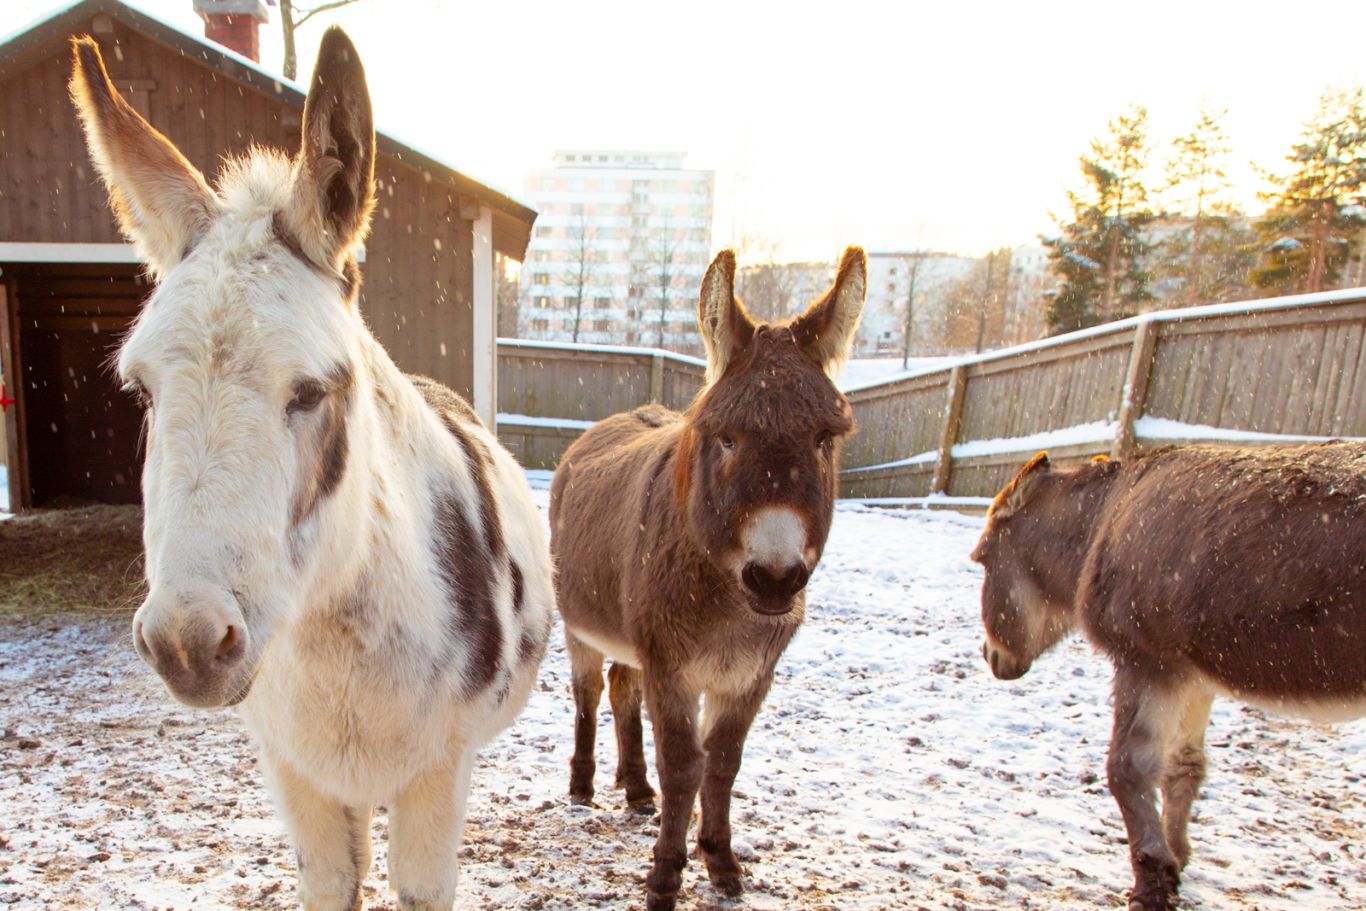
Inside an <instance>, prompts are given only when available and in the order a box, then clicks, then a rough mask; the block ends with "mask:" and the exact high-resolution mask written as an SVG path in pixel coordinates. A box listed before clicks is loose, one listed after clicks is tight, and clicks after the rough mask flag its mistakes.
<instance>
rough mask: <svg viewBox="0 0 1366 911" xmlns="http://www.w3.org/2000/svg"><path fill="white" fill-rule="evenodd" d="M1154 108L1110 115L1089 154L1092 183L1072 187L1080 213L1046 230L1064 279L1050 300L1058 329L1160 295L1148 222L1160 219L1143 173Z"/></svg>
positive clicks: (1085, 170) (1108, 316) (1122, 312)
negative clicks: (1152, 284)
mask: <svg viewBox="0 0 1366 911" xmlns="http://www.w3.org/2000/svg"><path fill="white" fill-rule="evenodd" d="M1147 130H1148V112H1147V110H1145V109H1144V108H1142V107H1135V108H1133V109H1132V110H1130V111H1127V112H1125V113H1124V114H1121V115H1120V116H1119V117H1118V118H1116V119H1115V120H1112V121H1110V123H1109V125H1108V133H1107V135H1106V136H1105V137H1103V138H1100V139H1095V140H1093V141H1092V142H1091V154H1090V155H1089V156H1084V157H1083V158H1082V159H1081V170H1082V176H1083V177H1084V178H1085V181H1086V186H1085V188H1084V189H1083V190H1082V191H1080V192H1069V193H1068V194H1067V198H1068V201H1069V203H1070V204H1071V206H1072V221H1071V222H1070V223H1068V224H1064V225H1062V226H1061V233H1060V234H1059V235H1058V236H1057V237H1051V238H1050V237H1045V238H1043V242H1044V244H1045V245H1046V246H1047V247H1048V248H1049V259H1050V261H1051V268H1052V271H1053V272H1054V273H1055V274H1056V275H1057V276H1058V277H1059V278H1060V279H1061V280H1062V286H1061V287H1060V288H1059V290H1058V293H1057V294H1056V295H1055V296H1054V298H1053V299H1052V301H1051V302H1050V305H1049V314H1048V323H1049V330H1050V332H1051V333H1053V334H1056V333H1059V332H1068V331H1071V330H1073V329H1080V328H1083V327H1085V326H1090V325H1095V324H1096V323H1101V322H1106V321H1108V320H1114V319H1121V318H1123V317H1125V316H1130V315H1132V314H1133V313H1136V312H1138V308H1139V306H1140V305H1141V304H1142V303H1143V302H1145V301H1147V300H1150V299H1151V298H1152V294H1151V293H1150V292H1149V290H1148V281H1149V275H1148V271H1147V267H1146V266H1145V259H1146V257H1147V254H1148V252H1149V245H1148V243H1147V242H1146V241H1145V240H1144V237H1143V228H1144V226H1145V225H1146V224H1147V223H1148V222H1149V221H1150V220H1151V219H1152V214H1151V213H1150V212H1149V210H1148V192H1147V189H1146V188H1145V187H1144V185H1143V174H1144V172H1145V171H1146V170H1147V166H1148V137H1147Z"/></svg>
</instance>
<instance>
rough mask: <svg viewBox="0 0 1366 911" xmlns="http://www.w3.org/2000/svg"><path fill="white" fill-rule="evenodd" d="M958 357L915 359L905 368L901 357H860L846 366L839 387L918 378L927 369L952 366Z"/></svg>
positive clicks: (853, 386)
mask: <svg viewBox="0 0 1366 911" xmlns="http://www.w3.org/2000/svg"><path fill="white" fill-rule="evenodd" d="M957 360H958V359H957V358H956V357H913V358H911V359H910V360H909V361H907V364H906V366H905V367H902V366H901V358H899V357H860V358H854V359H853V360H851V361H849V362H847V363H846V364H845V365H844V369H843V370H842V371H840V375H839V380H838V382H837V385H838V386H839V387H840V388H841V389H855V388H858V387H862V386H868V385H870V384H874V383H887V382H891V381H892V380H895V379H900V378H901V377H903V376H918V375H919V374H921V373H924V372H925V371H926V370H927V369H931V368H934V367H938V366H941V365H943V364H951V363H953V362H955V361H957Z"/></svg>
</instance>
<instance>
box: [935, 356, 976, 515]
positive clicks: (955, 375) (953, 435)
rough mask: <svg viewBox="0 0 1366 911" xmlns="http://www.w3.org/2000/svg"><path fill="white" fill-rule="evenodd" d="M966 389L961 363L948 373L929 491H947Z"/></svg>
mask: <svg viewBox="0 0 1366 911" xmlns="http://www.w3.org/2000/svg"><path fill="white" fill-rule="evenodd" d="M967 390H968V371H967V368H966V367H964V366H963V365H962V364H959V365H958V366H956V367H954V368H953V370H952V371H951V372H950V373H949V394H948V400H947V402H946V404H945V406H944V428H943V430H942V432H941V433H940V435H939V458H938V459H937V460H936V461H935V463H934V479H933V480H931V481H930V493H931V494H936V493H948V490H949V475H950V474H951V473H952V471H953V444H954V443H955V442H957V440H958V425H959V424H961V423H962V421H963V399H964V397H965V393H966V392H967Z"/></svg>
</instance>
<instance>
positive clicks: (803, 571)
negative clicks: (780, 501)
mask: <svg viewBox="0 0 1366 911" xmlns="http://www.w3.org/2000/svg"><path fill="white" fill-rule="evenodd" d="M740 543H741V548H742V554H743V559H742V561H741V565H740V570H739V572H740V583H741V584H742V585H743V586H744V587H745V589H746V590H747V591H748V592H749V593H750V595H751V600H750V607H751V608H753V609H754V610H755V611H757V612H758V613H761V614H785V613H787V612H788V611H790V610H792V606H793V599H794V598H795V597H796V596H797V593H798V592H800V591H801V590H802V589H804V588H806V583H807V580H808V579H810V578H811V568H812V565H813V564H814V563H815V558H816V553H815V549H814V548H812V547H810V546H808V544H807V541H806V522H805V521H803V519H802V517H801V516H800V515H798V514H797V512H796V511H794V510H792V509H789V508H788V507H786V506H770V507H767V508H765V509H761V510H759V511H758V512H756V513H755V514H754V516H753V517H752V518H750V520H749V521H748V522H747V523H745V527H744V529H742V530H741V532H740Z"/></svg>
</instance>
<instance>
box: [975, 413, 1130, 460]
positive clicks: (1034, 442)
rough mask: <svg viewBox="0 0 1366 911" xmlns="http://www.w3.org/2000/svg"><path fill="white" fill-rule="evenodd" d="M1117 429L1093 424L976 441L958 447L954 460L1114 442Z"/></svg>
mask: <svg viewBox="0 0 1366 911" xmlns="http://www.w3.org/2000/svg"><path fill="white" fill-rule="evenodd" d="M1116 428H1117V425H1116V424H1115V423H1114V422H1113V421H1091V422H1090V423H1087V424H1077V425H1075V426H1072V427H1061V428H1059V429H1057V430H1044V431H1040V432H1039V433H1031V434H1027V435H1026V436H1022V437H1001V438H999V439H995V440H973V441H971V442H968V443H955V444H954V446H953V457H954V458H955V459H969V458H972V457H973V456H983V455H1000V454H1002V453H1007V452H1027V451H1033V452H1040V451H1042V450H1044V449H1052V448H1055V447H1061V446H1077V445H1079V444H1081V443H1099V442H1101V441H1105V440H1113V439H1114V438H1115V431H1116Z"/></svg>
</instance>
